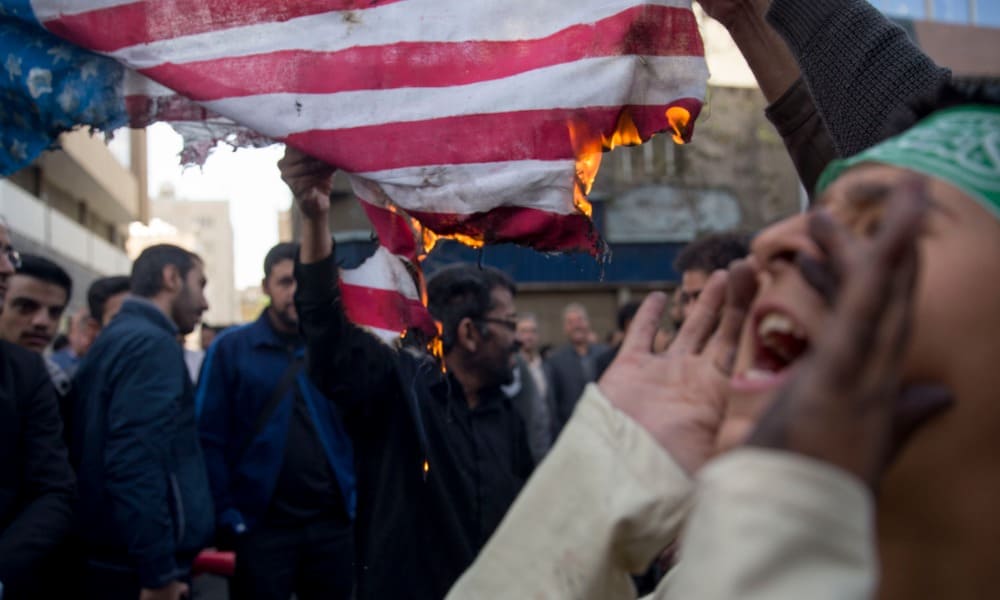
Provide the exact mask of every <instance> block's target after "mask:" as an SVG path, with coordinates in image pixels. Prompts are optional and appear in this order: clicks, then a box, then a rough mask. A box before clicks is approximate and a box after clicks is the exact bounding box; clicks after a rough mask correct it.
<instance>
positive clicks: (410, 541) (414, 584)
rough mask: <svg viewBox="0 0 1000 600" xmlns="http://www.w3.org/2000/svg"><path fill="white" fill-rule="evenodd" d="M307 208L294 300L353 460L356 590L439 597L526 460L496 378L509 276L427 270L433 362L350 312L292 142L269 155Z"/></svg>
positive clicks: (472, 552) (508, 318)
mask: <svg viewBox="0 0 1000 600" xmlns="http://www.w3.org/2000/svg"><path fill="white" fill-rule="evenodd" d="M279 168H280V169H281V172H282V177H283V178H284V179H285V181H286V183H288V185H289V187H290V188H291V189H292V191H293V193H294V194H295V196H296V203H297V204H298V205H299V207H300V209H301V210H302V213H303V215H304V217H305V219H304V223H303V225H304V226H303V237H302V251H301V257H300V259H301V263H299V264H297V265H296V281H297V282H298V290H297V291H296V298H295V300H296V307H297V308H298V313H299V318H300V320H301V327H302V331H303V334H304V335H305V338H306V346H307V348H308V352H307V359H308V360H307V368H308V371H309V375H310V376H311V377H312V378H313V380H314V381H315V382H316V384H317V386H318V387H319V389H320V390H322V391H323V392H324V394H325V395H326V396H327V397H329V398H331V399H332V400H333V401H334V402H335V403H336V405H337V407H338V409H339V410H342V411H344V412H345V422H346V423H347V425H348V431H349V432H350V434H351V436H352V439H353V441H354V451H355V456H356V457H357V458H356V462H355V468H356V472H357V490H358V513H357V520H356V525H355V527H356V530H357V535H356V543H357V554H358V561H357V577H358V594H357V597H358V598H359V599H360V600H373V599H382V598H409V599H414V600H440V598H443V597H444V595H445V594H446V593H447V591H448V588H449V587H450V586H451V584H452V583H454V581H455V580H456V579H457V578H458V576H459V575H460V574H461V573H462V571H463V570H464V569H465V568H466V567H467V566H468V565H469V564H471V562H472V560H473V559H474V558H475V556H476V553H477V552H478V551H479V549H480V548H481V547H482V546H483V544H484V543H485V542H486V540H487V539H488V538H489V536H490V534H491V533H492V532H493V531H494V529H496V527H497V525H499V523H500V520H501V519H502V518H503V516H504V514H505V513H506V511H507V508H508V507H509V506H510V504H511V503H512V502H513V500H514V498H515V497H516V496H517V493H518V492H519V491H520V489H521V486H522V485H523V484H524V482H525V480H526V479H527V477H528V475H529V473H530V472H531V469H532V467H533V463H532V459H531V452H530V450H529V448H528V444H527V439H526V434H525V427H524V422H523V421H522V419H521V417H520V416H519V415H518V413H517V412H516V411H515V410H514V408H513V406H512V405H511V402H510V400H509V399H508V398H507V397H506V396H505V395H504V393H503V391H502V390H501V386H502V385H504V384H507V383H509V382H510V381H511V380H512V378H513V375H512V368H513V367H514V354H515V352H516V348H517V346H516V340H515V337H514V330H515V327H516V319H517V314H516V311H515V307H514V292H515V286H514V284H513V283H512V282H511V281H510V279H509V278H507V276H506V275H504V274H503V273H502V272H500V271H497V270H496V269H491V268H479V267H477V266H475V265H455V266H451V267H446V268H444V269H441V270H440V271H438V272H437V273H435V274H434V276H432V277H431V278H430V279H429V280H428V282H427V294H428V306H429V309H430V313H431V315H432V316H433V317H434V318H435V319H436V320H437V321H439V322H440V323H441V327H442V341H443V345H444V366H445V367H446V372H442V368H441V367H442V365H441V364H440V363H438V362H437V361H435V360H434V359H433V358H432V357H431V356H430V355H429V354H428V353H427V352H426V351H424V350H422V349H419V348H411V347H407V348H403V349H398V348H394V347H390V346H389V345H387V344H385V343H383V342H381V341H380V340H378V339H377V338H375V337H374V336H372V335H371V334H370V333H368V332H367V331H364V330H363V329H361V328H359V327H358V326H356V325H354V324H353V323H351V322H350V321H349V320H348V319H347V317H346V315H345V313H344V308H343V304H342V297H341V295H340V288H339V278H340V276H339V272H338V267H337V262H336V257H335V255H334V252H333V242H332V240H331V239H330V235H329V231H328V229H327V227H328V225H327V216H328V214H329V209H330V203H329V194H330V191H331V189H332V185H333V181H332V180H333V169H332V168H330V167H329V166H327V165H325V164H323V163H320V162H318V161H315V160H313V159H310V158H309V157H306V156H305V155H303V154H300V153H298V152H296V151H295V150H293V149H288V150H286V154H285V158H283V159H282V161H281V162H280V163H279Z"/></svg>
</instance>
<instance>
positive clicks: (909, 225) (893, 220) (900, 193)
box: [875, 176, 929, 268]
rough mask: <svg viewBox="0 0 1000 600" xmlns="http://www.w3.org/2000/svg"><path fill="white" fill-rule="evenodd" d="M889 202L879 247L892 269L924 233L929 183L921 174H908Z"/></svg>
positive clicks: (878, 250)
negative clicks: (918, 236)
mask: <svg viewBox="0 0 1000 600" xmlns="http://www.w3.org/2000/svg"><path fill="white" fill-rule="evenodd" d="M887 202H888V205H887V206H886V209H885V213H884V214H883V216H882V223H881V225H880V227H879V232H878V234H877V235H876V237H875V248H876V252H877V253H878V254H879V256H880V257H882V259H883V261H884V264H885V265H886V266H887V268H892V266H893V265H895V264H897V263H898V262H899V261H900V260H902V258H903V254H905V253H907V252H909V251H910V246H911V245H912V241H913V239H914V238H916V237H917V235H919V234H920V228H921V227H922V225H923V219H924V216H925V215H926V213H927V207H928V206H929V201H928V199H927V182H926V181H925V180H924V179H922V178H920V177H918V176H913V177H908V178H907V179H906V180H905V181H903V182H902V183H901V184H900V185H899V186H898V187H897V188H896V190H895V191H894V192H893V193H892V196H891V197H890V198H889V200H888V201H887Z"/></svg>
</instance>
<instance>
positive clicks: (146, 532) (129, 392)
mask: <svg viewBox="0 0 1000 600" xmlns="http://www.w3.org/2000/svg"><path fill="white" fill-rule="evenodd" d="M205 284H206V281H205V275H204V264H203V263H202V260H201V259H200V258H199V257H198V256H197V255H195V254H193V253H191V252H188V251H187V250H184V249H183V248H179V247H177V246H170V245H166V244H163V245H158V246H152V247H150V248H147V249H146V250H144V251H143V252H142V254H140V255H139V257H138V258H137V259H136V260H135V263H134V264H133V266H132V277H131V290H132V296H131V297H130V298H128V299H126V300H125V302H124V303H123V304H122V307H121V310H120V311H119V313H118V315H117V316H116V317H115V318H114V320H112V321H111V323H109V324H108V326H107V327H105V328H104V330H103V331H102V332H101V334H100V335H99V336H98V338H97V341H96V342H95V343H94V345H93V347H92V348H91V351H90V352H89V353H88V355H87V357H86V358H84V360H83V363H82V364H81V365H80V369H79V371H78V373H77V377H76V384H77V387H78V392H79V401H78V402H77V404H76V406H75V411H74V417H73V420H72V422H73V435H72V436H71V445H70V450H71V455H72V457H73V459H74V462H75V464H77V465H78V470H77V472H78V473H79V478H80V479H79V485H80V524H81V530H82V531H81V535H82V538H83V542H84V545H85V548H86V558H87V564H86V580H85V581H84V582H81V585H80V593H81V595H82V597H86V598H94V599H95V600H96V599H97V598H100V599H102V600H117V599H118V598H122V599H123V600H124V599H128V600H135V598H140V600H161V599H163V600H177V599H179V598H181V597H183V596H184V595H185V594H186V593H187V591H188V586H187V581H188V579H189V577H190V567H191V562H192V560H193V559H194V557H195V555H196V554H197V553H198V552H199V551H200V550H201V549H202V548H204V547H205V546H206V545H207V544H208V543H209V542H210V541H211V537H212V532H213V529H214V525H213V510H212V499H211V494H210V493H209V487H208V478H207V476H206V474H205V465H204V461H203V458H202V454H201V448H200V446H199V444H198V432H197V427H196V425H195V411H194V388H193V385H192V383H191V380H190V379H189V378H188V376H187V369H186V368H185V365H184V355H183V351H182V348H181V347H180V345H179V344H178V343H177V336H178V335H179V334H181V335H184V334H188V333H190V332H191V331H192V330H193V329H194V327H195V325H197V323H198V320H199V319H200V318H201V314H202V313H203V312H204V311H205V310H207V309H208V303H207V302H206V301H205V295H204V288H205Z"/></svg>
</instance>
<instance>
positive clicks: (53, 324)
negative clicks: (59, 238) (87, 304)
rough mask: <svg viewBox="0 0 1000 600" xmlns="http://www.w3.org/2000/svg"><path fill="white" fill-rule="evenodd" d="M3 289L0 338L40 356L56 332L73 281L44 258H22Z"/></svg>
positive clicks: (30, 256) (71, 290)
mask: <svg viewBox="0 0 1000 600" xmlns="http://www.w3.org/2000/svg"><path fill="white" fill-rule="evenodd" d="M7 285H8V289H7V293H6V296H5V297H4V303H3V312H2V313H0V338H2V339H5V340H7V341H8V342H11V343H12V344H17V345H19V346H23V347H24V348H27V349H28V350H31V351H32V352H39V353H41V352H43V351H44V350H45V349H46V348H48V346H49V344H51V343H52V338H54V337H55V335H56V332H57V331H58V330H59V321H60V319H62V315H63V312H65V310H66V305H67V304H69V299H70V296H71V295H72V294H73V280H72V279H70V277H69V274H68V273H66V271H65V270H64V269H63V268H62V267H60V266H59V265H57V264H56V263H54V262H52V261H51V260H49V259H47V258H45V257H44V256H36V255H34V254H24V255H22V256H21V265H20V266H19V267H18V269H17V271H16V272H15V273H14V275H13V276H12V277H11V278H10V280H9V281H8V284H7Z"/></svg>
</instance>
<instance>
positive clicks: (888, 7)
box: [872, 0, 927, 19]
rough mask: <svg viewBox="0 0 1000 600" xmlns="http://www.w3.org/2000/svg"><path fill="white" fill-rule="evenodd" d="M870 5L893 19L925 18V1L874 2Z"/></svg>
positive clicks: (885, 0)
mask: <svg viewBox="0 0 1000 600" xmlns="http://www.w3.org/2000/svg"><path fill="white" fill-rule="evenodd" d="M872 4H874V5H875V6H876V7H877V8H878V9H879V10H881V11H882V12H884V13H885V14H887V15H892V16H894V17H903V18H906V19H925V18H927V5H926V2H925V0H875V2H873V3H872Z"/></svg>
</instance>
